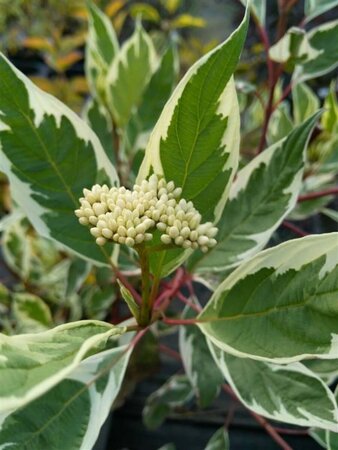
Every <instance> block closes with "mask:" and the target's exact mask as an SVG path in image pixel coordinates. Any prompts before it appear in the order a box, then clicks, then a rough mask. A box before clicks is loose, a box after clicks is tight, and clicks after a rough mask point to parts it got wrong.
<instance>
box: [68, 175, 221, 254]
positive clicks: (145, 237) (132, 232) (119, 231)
mask: <svg viewBox="0 0 338 450" xmlns="http://www.w3.org/2000/svg"><path fill="white" fill-rule="evenodd" d="M181 193H182V189H181V188H177V187H175V184H174V182H173V181H169V182H168V183H167V182H166V181H165V180H164V178H158V177H157V176H156V175H151V177H150V178H149V180H143V181H142V182H141V184H140V185H138V184H135V185H134V187H133V190H129V189H126V188H125V187H120V188H116V187H113V188H111V189H109V188H108V186H107V185H103V186H99V185H98V184H96V185H95V186H93V187H92V189H91V190H89V189H84V190H83V194H84V197H82V198H80V203H81V207H80V208H79V209H77V210H76V211H75V214H76V216H77V217H78V218H79V222H80V223H81V224H82V225H89V226H90V227H91V228H90V232H91V234H92V235H93V236H94V237H95V238H96V243H97V244H98V245H104V244H105V243H106V242H107V241H108V240H111V241H114V242H117V243H119V244H126V245H128V246H129V247H134V246H135V245H137V244H141V243H142V242H144V241H149V240H151V239H152V237H153V235H152V232H153V231H154V230H155V227H156V228H157V229H158V230H159V231H160V233H161V241H162V242H163V244H167V245H170V244H171V245H175V246H179V247H183V248H185V249H188V248H193V249H196V248H200V249H201V250H202V251H204V252H206V251H208V249H209V248H211V247H213V246H214V245H215V244H216V240H215V239H214V237H215V235H216V233H217V231H218V230H217V228H216V227H214V226H213V225H212V223H211V222H207V223H202V224H201V219H202V217H201V215H200V214H199V212H198V211H197V210H196V209H195V208H194V205H193V203H192V202H187V201H186V200H184V199H180V196H181Z"/></svg>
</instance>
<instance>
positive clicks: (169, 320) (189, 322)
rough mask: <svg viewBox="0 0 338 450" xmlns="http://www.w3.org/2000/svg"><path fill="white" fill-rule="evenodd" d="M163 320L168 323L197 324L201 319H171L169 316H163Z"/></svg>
mask: <svg viewBox="0 0 338 450" xmlns="http://www.w3.org/2000/svg"><path fill="white" fill-rule="evenodd" d="M162 322H164V323H167V324H168V325H196V324H197V323H199V322H201V321H200V320H197V319H169V318H168V317H163V319H162Z"/></svg>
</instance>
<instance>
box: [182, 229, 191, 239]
mask: <svg viewBox="0 0 338 450" xmlns="http://www.w3.org/2000/svg"><path fill="white" fill-rule="evenodd" d="M180 235H181V236H182V237H184V238H187V237H188V236H189V235H190V228H189V227H184V228H182V230H181V231H180Z"/></svg>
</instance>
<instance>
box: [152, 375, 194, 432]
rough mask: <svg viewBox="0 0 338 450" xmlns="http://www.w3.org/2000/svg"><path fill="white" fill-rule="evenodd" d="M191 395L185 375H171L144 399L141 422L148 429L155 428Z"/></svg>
mask: <svg viewBox="0 0 338 450" xmlns="http://www.w3.org/2000/svg"><path fill="white" fill-rule="evenodd" d="M192 397H193V392H192V387H191V384H190V381H189V379H188V377H186V376H185V375H173V376H172V377H171V378H169V380H168V381H167V382H166V383H165V384H164V385H163V386H161V387H160V388H159V389H157V391H155V392H153V393H152V394H151V395H150V396H149V397H148V398H147V401H146V404H145V407H144V409H143V422H144V424H145V425H146V426H147V427H148V428H150V429H156V428H158V427H159V426H160V425H162V423H163V422H164V420H165V419H166V417H167V416H168V415H169V414H170V412H171V410H172V409H173V408H175V407H177V406H182V405H184V404H185V403H186V402H188V401H189V400H191V398H192Z"/></svg>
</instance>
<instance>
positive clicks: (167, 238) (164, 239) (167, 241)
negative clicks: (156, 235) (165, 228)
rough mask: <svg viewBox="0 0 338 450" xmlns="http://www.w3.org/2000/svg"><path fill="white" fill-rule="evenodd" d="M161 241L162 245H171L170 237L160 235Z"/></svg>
mask: <svg viewBox="0 0 338 450" xmlns="http://www.w3.org/2000/svg"><path fill="white" fill-rule="evenodd" d="M161 241H162V242H163V244H171V237H170V236H168V235H167V234H162V236H161Z"/></svg>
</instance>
